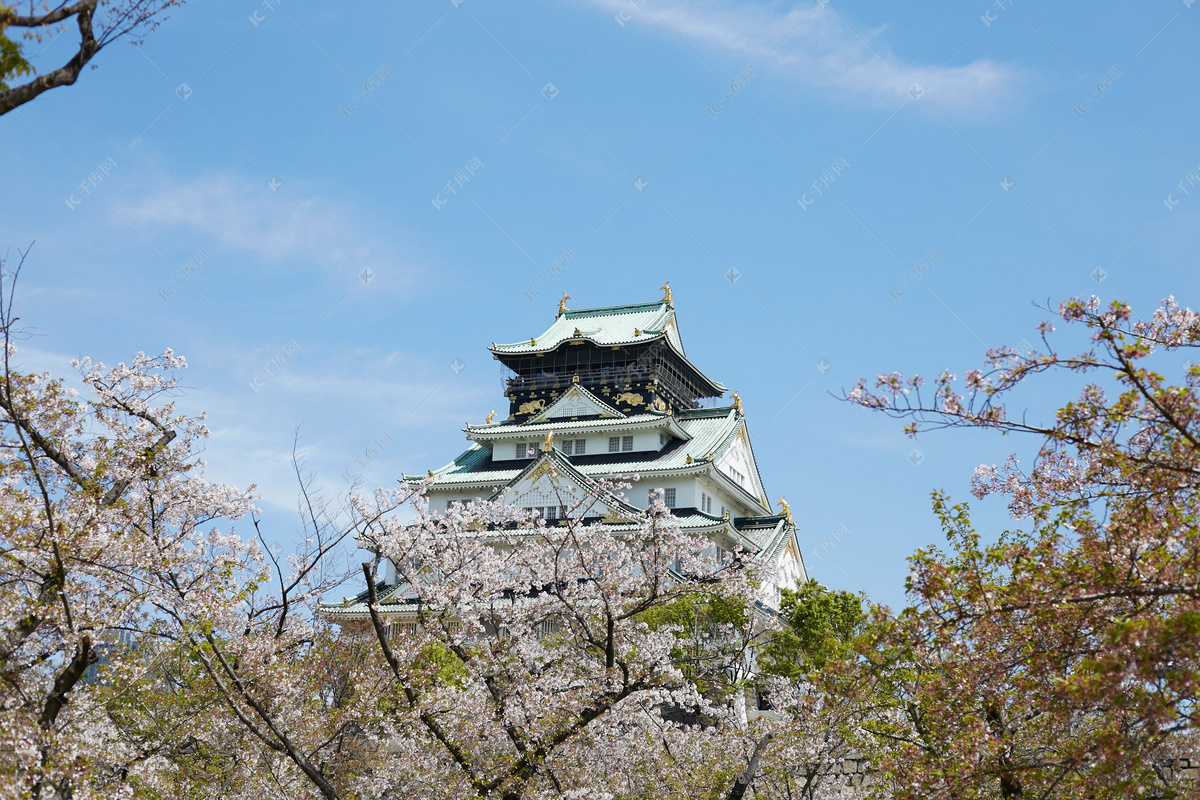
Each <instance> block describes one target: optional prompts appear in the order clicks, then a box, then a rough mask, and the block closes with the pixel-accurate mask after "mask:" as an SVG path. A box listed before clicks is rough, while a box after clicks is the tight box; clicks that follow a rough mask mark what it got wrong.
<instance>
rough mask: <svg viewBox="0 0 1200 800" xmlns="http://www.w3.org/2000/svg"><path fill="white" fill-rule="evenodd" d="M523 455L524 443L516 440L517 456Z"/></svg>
mask: <svg viewBox="0 0 1200 800" xmlns="http://www.w3.org/2000/svg"><path fill="white" fill-rule="evenodd" d="M524 457H525V443H524V442H517V458H524Z"/></svg>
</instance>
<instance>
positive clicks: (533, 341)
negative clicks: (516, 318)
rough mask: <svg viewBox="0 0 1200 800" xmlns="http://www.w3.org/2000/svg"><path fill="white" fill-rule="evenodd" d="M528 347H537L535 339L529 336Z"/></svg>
mask: <svg viewBox="0 0 1200 800" xmlns="http://www.w3.org/2000/svg"><path fill="white" fill-rule="evenodd" d="M529 346H530V347H537V339H535V338H533V337H532V336H530V337H529Z"/></svg>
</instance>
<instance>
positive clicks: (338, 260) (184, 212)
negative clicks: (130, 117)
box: [116, 173, 381, 267]
mask: <svg viewBox="0 0 1200 800" xmlns="http://www.w3.org/2000/svg"><path fill="white" fill-rule="evenodd" d="M116 204H117V206H118V207H119V209H120V211H121V212H122V213H123V214H125V215H126V216H128V218H129V220H130V221H131V222H132V223H133V224H134V225H136V226H137V227H138V228H143V227H144V228H145V229H146V230H147V231H148V233H151V234H152V233H154V232H157V231H160V230H164V229H172V228H174V229H178V228H186V229H190V230H192V231H195V232H197V233H201V234H203V235H205V236H210V237H212V238H214V239H219V240H221V241H223V242H224V243H226V244H228V245H230V246H233V247H236V248H239V249H242V250H244V251H247V252H250V253H253V254H255V255H257V256H259V257H260V258H262V259H263V260H264V261H291V260H295V259H304V260H308V261H316V262H318V263H327V264H329V265H334V266H343V267H344V266H349V265H351V264H352V263H359V262H361V263H362V264H363V265H365V264H367V263H371V264H374V263H375V261H376V260H377V259H378V258H379V256H380V255H381V254H376V255H375V258H374V259H372V258H371V254H372V252H373V251H374V248H375V247H376V246H377V245H378V243H375V242H373V240H372V238H371V237H368V236H365V235H364V232H363V231H362V230H361V229H360V227H359V226H358V225H357V224H356V223H355V221H354V220H352V219H351V218H349V217H347V216H346V214H345V213H344V212H343V211H342V210H341V208H340V207H339V205H338V204H336V203H332V202H322V201H321V200H319V199H317V198H314V197H312V196H311V195H309V194H307V193H305V192H303V191H302V190H298V189H297V188H296V187H295V186H292V185H291V184H290V182H285V183H281V184H279V185H276V186H275V187H274V188H272V185H271V184H269V183H268V182H267V181H251V180H250V179H248V178H245V177H243V176H239V175H234V174H228V173H226V174H216V175H207V176H204V177H200V178H196V179H193V180H187V181H179V180H174V181H165V182H163V183H162V184H160V185H159V186H158V187H157V188H156V189H155V190H153V191H151V192H149V193H147V194H144V195H142V196H141V197H139V198H138V199H136V200H122V199H121V198H118V199H117V201H116Z"/></svg>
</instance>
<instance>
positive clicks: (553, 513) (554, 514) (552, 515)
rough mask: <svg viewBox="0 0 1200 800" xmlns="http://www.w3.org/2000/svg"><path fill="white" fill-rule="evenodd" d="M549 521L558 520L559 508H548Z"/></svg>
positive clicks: (547, 516)
mask: <svg viewBox="0 0 1200 800" xmlns="http://www.w3.org/2000/svg"><path fill="white" fill-rule="evenodd" d="M545 518H546V519H547V520H552V519H558V506H546V517H545Z"/></svg>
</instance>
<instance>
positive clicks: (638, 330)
mask: <svg viewBox="0 0 1200 800" xmlns="http://www.w3.org/2000/svg"><path fill="white" fill-rule="evenodd" d="M633 335H634V336H641V335H642V329H641V328H634V329H633Z"/></svg>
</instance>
